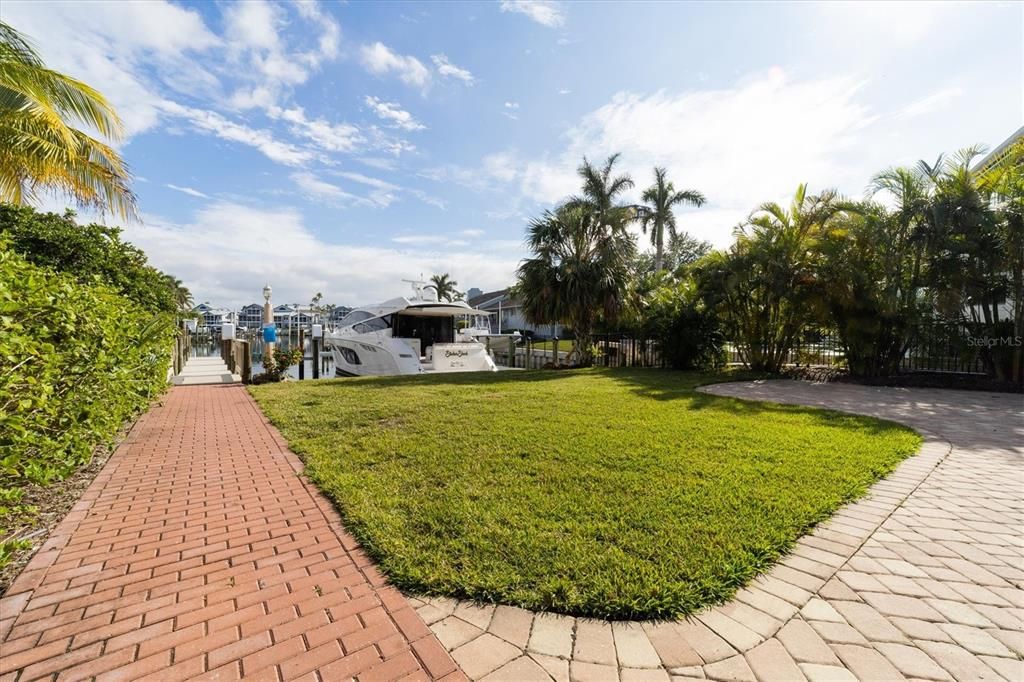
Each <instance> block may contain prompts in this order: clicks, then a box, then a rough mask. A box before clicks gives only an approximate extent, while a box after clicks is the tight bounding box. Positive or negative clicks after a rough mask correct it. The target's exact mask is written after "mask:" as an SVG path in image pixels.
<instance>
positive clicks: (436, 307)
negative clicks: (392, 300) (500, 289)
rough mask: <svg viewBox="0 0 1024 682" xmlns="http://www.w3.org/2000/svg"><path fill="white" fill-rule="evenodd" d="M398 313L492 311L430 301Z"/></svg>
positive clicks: (428, 314) (440, 314) (425, 314)
mask: <svg viewBox="0 0 1024 682" xmlns="http://www.w3.org/2000/svg"><path fill="white" fill-rule="evenodd" d="M398 314H399V315H410V316H416V317H451V316H453V315H490V314H491V313H490V312H488V311H486V310H477V309H475V308H470V307H469V306H465V305H455V304H451V305H445V304H444V303H428V304H426V305H411V306H409V307H408V308H405V309H403V310H399V311H398Z"/></svg>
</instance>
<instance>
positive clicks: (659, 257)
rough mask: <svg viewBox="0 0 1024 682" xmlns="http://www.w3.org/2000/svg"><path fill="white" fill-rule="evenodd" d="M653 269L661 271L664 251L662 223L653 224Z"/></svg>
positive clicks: (663, 228)
mask: <svg viewBox="0 0 1024 682" xmlns="http://www.w3.org/2000/svg"><path fill="white" fill-rule="evenodd" d="M654 235H655V237H654V271H655V272H661V269H662V266H663V264H664V251H665V244H664V242H665V239H664V238H665V226H664V225H662V224H660V223H659V224H656V225H655V226H654Z"/></svg>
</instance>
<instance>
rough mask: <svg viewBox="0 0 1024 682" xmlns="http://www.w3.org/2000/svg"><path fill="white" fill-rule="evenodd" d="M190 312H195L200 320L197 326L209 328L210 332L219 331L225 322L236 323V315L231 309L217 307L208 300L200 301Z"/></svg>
mask: <svg viewBox="0 0 1024 682" xmlns="http://www.w3.org/2000/svg"><path fill="white" fill-rule="evenodd" d="M192 312H194V313H197V314H198V316H199V317H200V318H202V322H201V324H200V325H199V326H202V327H205V328H207V329H209V330H210V331H211V332H216V333H218V334H219V333H220V330H221V328H222V327H223V326H224V325H225V324H226V323H229V322H230V323H231V324H237V322H238V315H237V314H236V313H235V311H233V310H228V309H227V308H217V307H215V306H213V305H211V304H210V302H209V301H206V302H205V303H200V304H199V305H197V306H196V307H195V308H193V309H192Z"/></svg>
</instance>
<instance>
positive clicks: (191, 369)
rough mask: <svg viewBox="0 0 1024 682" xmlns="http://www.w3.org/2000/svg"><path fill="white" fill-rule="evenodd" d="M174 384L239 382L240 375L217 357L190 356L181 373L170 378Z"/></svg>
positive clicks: (202, 384)
mask: <svg viewBox="0 0 1024 682" xmlns="http://www.w3.org/2000/svg"><path fill="white" fill-rule="evenodd" d="M171 382H172V383H173V384H174V385H175V386H205V385H208V384H240V383H242V377H241V376H239V375H237V374H232V373H231V372H230V371H229V370H228V366H227V365H225V364H224V361H223V360H221V359H220V358H219V357H209V358H197V357H191V358H189V359H188V361H187V362H186V363H185V368H184V369H182V370H181V374H179V375H178V376H176V377H173V378H172V379H171Z"/></svg>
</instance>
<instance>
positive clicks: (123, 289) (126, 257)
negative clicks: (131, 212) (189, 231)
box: [0, 204, 181, 312]
mask: <svg viewBox="0 0 1024 682" xmlns="http://www.w3.org/2000/svg"><path fill="white" fill-rule="evenodd" d="M0 237H5V238H7V239H8V240H9V248H10V249H12V250H13V251H15V252H16V253H18V254H19V255H21V256H22V257H24V258H25V259H26V260H28V261H29V262H30V263H33V264H34V265H39V266H41V267H45V268H50V269H52V270H55V271H57V272H63V273H67V274H69V275H71V276H73V277H74V278H75V279H76V280H77V281H78V282H81V283H83V284H91V283H93V282H95V281H96V280H97V279H98V280H99V281H100V282H103V283H104V284H107V285H108V286H110V287H111V288H112V289H113V290H114V291H116V292H117V293H119V294H122V295H124V296H126V297H127V298H129V299H131V300H132V301H134V302H135V303H137V304H138V305H140V306H142V307H143V308H146V309H148V310H160V311H164V312H175V311H176V310H178V309H179V308H180V304H181V301H180V300H178V299H177V298H176V294H177V291H176V286H175V284H174V281H173V280H171V279H169V278H168V276H167V275H165V274H164V273H162V272H160V271H159V270H157V269H156V268H154V267H153V266H151V265H149V263H148V260H147V258H146V254H145V253H143V252H142V251H141V250H140V249H138V248H136V247H135V246H132V245H131V244H129V243H128V242H125V241H123V240H122V239H121V229H120V228H118V227H113V226H110V225H98V224H96V223H90V224H89V225H80V224H78V223H76V222H75V213H74V211H70V210H69V211H67V212H65V213H64V214H63V215H59V214H57V213H37V212H36V211H35V209H33V208H31V207H28V206H11V205H9V204H0Z"/></svg>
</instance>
